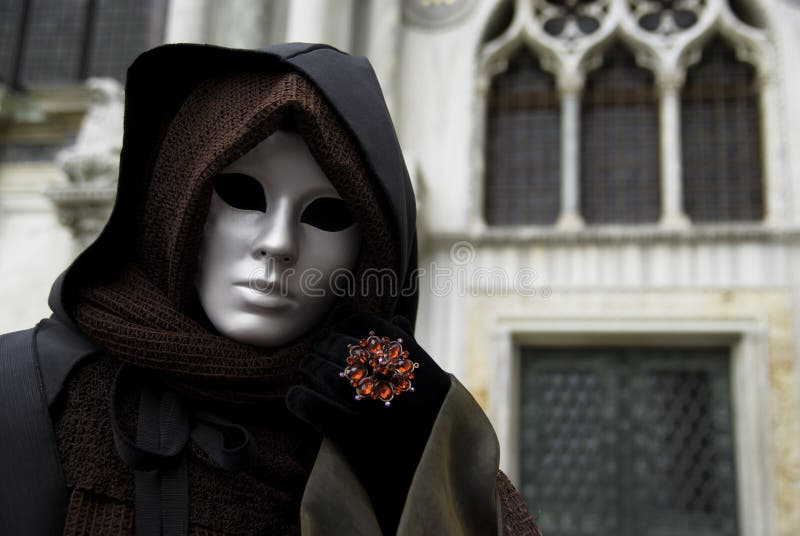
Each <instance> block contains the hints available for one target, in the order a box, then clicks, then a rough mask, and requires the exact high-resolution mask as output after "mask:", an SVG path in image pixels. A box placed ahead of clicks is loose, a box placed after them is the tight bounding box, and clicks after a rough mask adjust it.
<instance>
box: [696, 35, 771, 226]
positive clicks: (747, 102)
mask: <svg viewBox="0 0 800 536" xmlns="http://www.w3.org/2000/svg"><path fill="white" fill-rule="evenodd" d="M758 103H759V95H758V87H757V85H756V74H755V69H754V68H753V67H752V66H751V65H748V64H746V63H742V62H740V61H739V60H738V59H737V58H736V54H735V52H734V51H733V49H732V48H731V47H730V46H728V45H727V43H725V42H724V41H722V40H721V39H720V38H717V39H715V40H713V41H712V42H711V43H709V44H708V45H707V46H706V48H705V49H704V50H703V58H702V60H701V62H700V63H698V64H697V65H695V66H693V67H691V68H690V69H689V71H688V73H687V76H686V85H685V87H684V89H683V99H682V110H681V116H682V117H681V130H682V132H681V134H682V135H681V139H682V146H683V201H684V208H685V210H686V213H687V214H688V216H689V217H690V218H691V219H692V220H693V221H696V222H715V221H737V220H738V221H747V220H749V221H753V220H760V219H762V218H763V217H764V206H763V205H764V203H763V193H762V163H761V135H760V119H759V109H758Z"/></svg>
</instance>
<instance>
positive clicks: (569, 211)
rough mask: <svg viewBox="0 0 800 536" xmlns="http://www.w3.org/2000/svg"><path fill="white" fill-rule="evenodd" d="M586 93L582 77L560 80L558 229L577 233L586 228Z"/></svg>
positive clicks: (562, 77) (570, 76) (568, 76)
mask: <svg viewBox="0 0 800 536" xmlns="http://www.w3.org/2000/svg"><path fill="white" fill-rule="evenodd" d="M582 91H583V79H582V78H581V77H580V76H578V75H565V76H561V77H560V79H559V83H558V93H559V97H560V99H561V211H560V213H559V216H558V221H557V222H556V227H557V228H559V229H564V230H575V229H580V228H581V227H583V226H584V221H583V217H582V216H581V213H580V170H581V154H580V136H581V125H580V123H581V92H582Z"/></svg>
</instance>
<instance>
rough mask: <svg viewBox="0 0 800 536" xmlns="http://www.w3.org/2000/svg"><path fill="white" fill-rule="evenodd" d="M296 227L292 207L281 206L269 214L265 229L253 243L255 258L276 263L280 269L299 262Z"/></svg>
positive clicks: (283, 204)
mask: <svg viewBox="0 0 800 536" xmlns="http://www.w3.org/2000/svg"><path fill="white" fill-rule="evenodd" d="M268 212H269V211H268ZM296 227H297V226H296V225H295V224H294V221H293V214H292V210H290V207H289V206H287V205H286V204H285V203H282V204H280V205H279V206H278V207H276V208H275V210H274V211H272V214H267V218H266V219H265V221H264V229H263V230H262V231H261V232H260V233H259V235H258V237H256V240H255V241H254V242H253V246H252V255H253V258H255V259H256V260H262V261H264V262H266V263H275V264H276V265H277V266H278V267H280V268H286V267H288V266H292V265H293V264H294V263H295V262H296V261H297V229H296Z"/></svg>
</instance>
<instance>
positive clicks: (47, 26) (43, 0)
mask: <svg viewBox="0 0 800 536" xmlns="http://www.w3.org/2000/svg"><path fill="white" fill-rule="evenodd" d="M86 5H87V0H31V7H30V16H29V19H28V27H27V29H26V37H25V49H24V50H23V55H22V58H23V59H22V74H21V78H22V82H23V83H27V84H37V83H49V82H74V81H77V80H79V77H80V67H81V53H82V50H83V38H84V33H85V31H86V28H85V23H86V13H87V12H86Z"/></svg>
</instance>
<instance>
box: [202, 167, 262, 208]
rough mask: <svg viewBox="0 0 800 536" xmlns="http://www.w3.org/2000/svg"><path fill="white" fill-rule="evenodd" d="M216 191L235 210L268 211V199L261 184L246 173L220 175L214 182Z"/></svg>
mask: <svg viewBox="0 0 800 536" xmlns="http://www.w3.org/2000/svg"><path fill="white" fill-rule="evenodd" d="M213 183H214V191H215V192H217V195H218V196H220V198H221V199H222V200H223V201H225V202H226V203H227V204H229V205H230V206H232V207H233V208H238V209H240V210H258V211H259V212H266V211H267V199H266V197H264V189H263V188H261V183H259V182H258V181H257V180H256V179H254V178H253V177H251V176H250V175H245V174H244V173H220V174H219V175H217V176H216V177H214V180H213Z"/></svg>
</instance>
